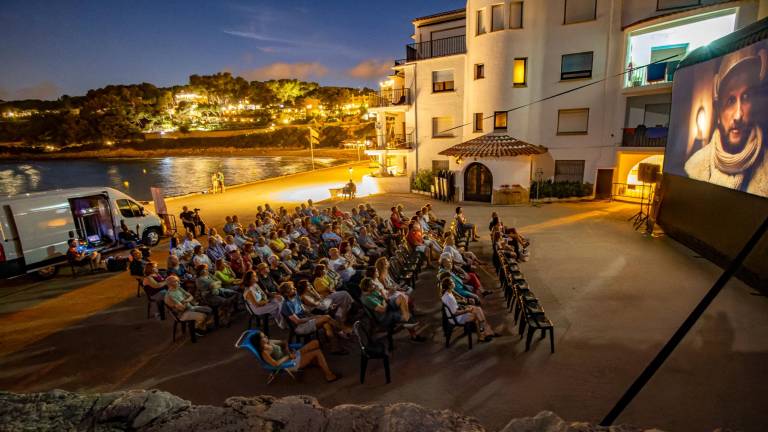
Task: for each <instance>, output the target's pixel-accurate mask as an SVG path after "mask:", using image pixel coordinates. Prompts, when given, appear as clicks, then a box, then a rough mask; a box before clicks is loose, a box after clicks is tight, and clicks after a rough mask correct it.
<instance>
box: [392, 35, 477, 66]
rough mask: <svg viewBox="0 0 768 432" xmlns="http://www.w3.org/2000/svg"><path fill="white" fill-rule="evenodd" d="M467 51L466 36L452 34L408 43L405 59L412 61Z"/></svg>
mask: <svg viewBox="0 0 768 432" xmlns="http://www.w3.org/2000/svg"><path fill="white" fill-rule="evenodd" d="M465 52H467V38H466V36H465V35H460V36H452V37H448V38H443V39H433V40H429V41H426V42H418V43H412V44H408V45H406V46H405V60H406V61H409V62H410V61H416V60H424V59H430V58H435V57H445V56H449V55H454V54H463V53H465Z"/></svg>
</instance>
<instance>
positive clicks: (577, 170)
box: [555, 160, 584, 182]
mask: <svg viewBox="0 0 768 432" xmlns="http://www.w3.org/2000/svg"><path fill="white" fill-rule="evenodd" d="M555 181H556V182H562V181H575V182H583V181H584V161H583V160H556V161H555Z"/></svg>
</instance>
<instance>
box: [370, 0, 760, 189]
mask: <svg viewBox="0 0 768 432" xmlns="http://www.w3.org/2000/svg"><path fill="white" fill-rule="evenodd" d="M764 3H766V2H765V1H758V0H735V1H723V0H623V1H622V0H511V1H510V0H507V1H499V0H469V1H467V4H466V7H465V8H463V9H458V10H452V11H446V12H440V13H436V14H433V15H429V16H424V17H419V18H416V19H414V20H413V26H414V32H413V35H412V38H413V40H414V41H413V42H412V43H410V44H408V45H407V46H406V52H405V58H404V59H402V60H397V61H396V62H395V65H394V67H393V74H392V75H391V76H390V77H388V78H387V79H386V80H385V81H383V82H382V83H381V90H380V92H379V93H378V97H377V98H375V101H374V102H373V103H372V104H371V105H372V106H371V108H370V111H371V112H372V113H375V115H376V116H377V123H376V128H377V135H378V137H377V144H378V147H377V148H376V149H372V150H369V151H368V153H369V154H372V155H378V156H379V157H380V158H381V160H382V161H383V162H384V163H385V165H386V166H388V168H389V170H390V172H391V173H393V174H406V175H407V174H410V173H413V172H415V171H417V170H422V169H433V170H450V171H453V172H454V173H455V174H456V176H455V178H456V187H457V191H458V194H459V197H458V198H459V199H460V200H467V201H487V202H492V201H494V200H495V195H496V192H497V191H499V190H500V189H502V188H507V187H514V188H520V189H524V190H528V189H529V187H530V184H531V181H532V180H537V179H544V180H546V179H553V180H555V181H563V180H572V181H581V182H589V183H592V184H593V185H594V188H595V194H596V195H597V196H610V195H612V194H613V195H624V196H629V197H631V196H633V195H636V194H637V193H638V191H639V189H640V188H639V185H640V182H639V181H638V179H637V166H638V164H639V163H640V162H650V163H661V161H662V160H663V154H664V146H665V145H666V136H667V135H666V132H667V127H668V124H669V113H670V107H671V103H672V97H671V92H672V81H673V78H674V74H673V72H674V69H675V67H676V65H677V63H678V62H679V61H680V59H682V58H683V57H684V56H685V55H686V54H687V53H689V52H691V51H692V50H694V49H696V48H698V47H701V46H705V45H706V44H707V43H709V42H710V41H712V40H715V39H717V38H719V37H722V36H724V35H726V34H728V33H731V32H733V31H734V30H736V29H739V28H741V27H744V26H746V25H748V24H750V23H752V22H754V21H756V20H757V19H758V16H759V11H762V10H763V9H764V8H765V6H766V5H765V4H764ZM648 64H650V66H647V67H646V65H648Z"/></svg>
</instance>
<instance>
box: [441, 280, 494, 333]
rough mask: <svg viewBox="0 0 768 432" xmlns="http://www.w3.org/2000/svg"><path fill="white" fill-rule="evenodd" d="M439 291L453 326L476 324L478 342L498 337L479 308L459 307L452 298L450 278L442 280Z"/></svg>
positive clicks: (452, 285) (452, 286)
mask: <svg viewBox="0 0 768 432" xmlns="http://www.w3.org/2000/svg"><path fill="white" fill-rule="evenodd" d="M440 289H441V290H442V301H443V304H444V305H445V307H447V308H448V310H449V311H450V312H451V314H452V315H453V319H454V320H455V321H456V322H454V323H453V324H457V325H463V324H466V323H468V322H476V323H477V331H478V333H479V334H480V339H479V341H480V342H490V341H492V340H493V339H492V338H494V337H498V336H500V335H499V334H497V333H496V332H495V331H493V327H492V326H491V325H490V324H489V323H488V322H487V320H486V318H485V312H483V309H482V308H481V307H480V306H472V305H467V306H463V307H460V306H459V303H458V302H457V301H456V298H455V297H454V291H453V289H454V282H453V280H452V279H451V278H444V279H443V280H442V281H441V282H440Z"/></svg>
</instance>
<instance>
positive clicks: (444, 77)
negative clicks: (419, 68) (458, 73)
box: [432, 70, 453, 93]
mask: <svg viewBox="0 0 768 432" xmlns="http://www.w3.org/2000/svg"><path fill="white" fill-rule="evenodd" d="M432 91H433V92H435V93H439V92H444V91H453V71H452V70H443V71H434V72H432Z"/></svg>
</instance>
